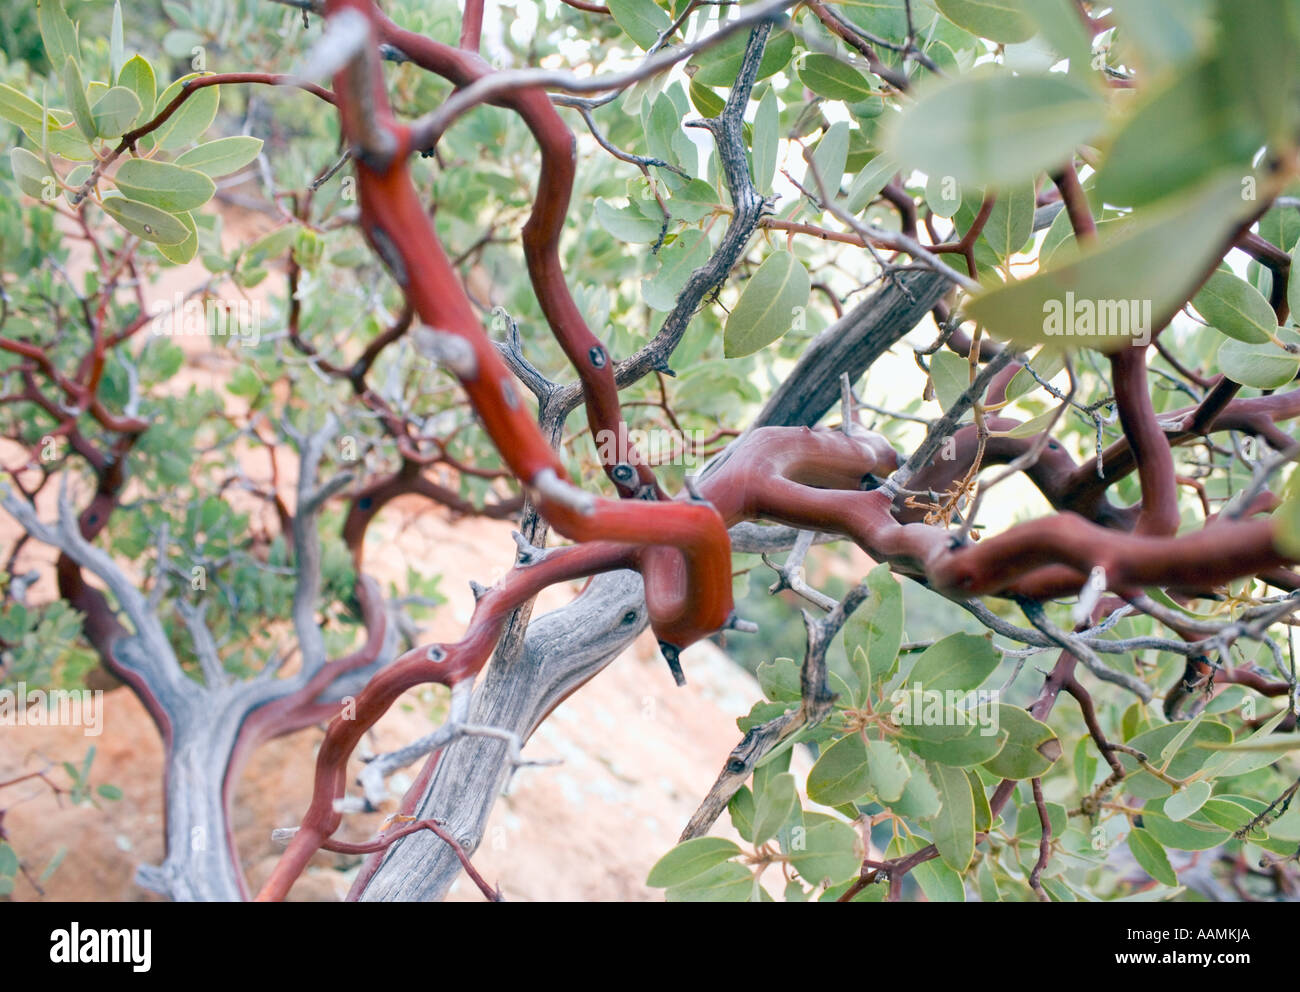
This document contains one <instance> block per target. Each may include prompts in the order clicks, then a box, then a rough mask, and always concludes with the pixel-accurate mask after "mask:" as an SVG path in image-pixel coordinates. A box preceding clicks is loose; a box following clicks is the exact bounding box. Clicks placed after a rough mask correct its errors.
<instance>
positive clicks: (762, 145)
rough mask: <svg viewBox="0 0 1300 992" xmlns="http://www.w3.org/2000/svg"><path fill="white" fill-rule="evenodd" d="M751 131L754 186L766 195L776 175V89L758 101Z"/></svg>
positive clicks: (777, 113) (778, 147)
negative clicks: (752, 135) (752, 130)
mask: <svg viewBox="0 0 1300 992" xmlns="http://www.w3.org/2000/svg"><path fill="white" fill-rule="evenodd" d="M753 133H754V139H753V156H754V159H753V161H754V187H755V188H756V189H757V190H758V192H759V193H760V194H761V195H763V196H768V195H769V194H771V192H772V178H773V177H774V176H775V175H776V157H777V153H778V151H779V149H780V140H781V121H780V108H779V107H778V106H777V102H776V90H775V89H772V88H771V87H769V88H768V91H767V92H766V93H764V94H763V99H761V100H759V101H758V110H757V111H755V113H754V132H753Z"/></svg>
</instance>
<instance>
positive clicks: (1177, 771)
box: [1117, 717, 1232, 799]
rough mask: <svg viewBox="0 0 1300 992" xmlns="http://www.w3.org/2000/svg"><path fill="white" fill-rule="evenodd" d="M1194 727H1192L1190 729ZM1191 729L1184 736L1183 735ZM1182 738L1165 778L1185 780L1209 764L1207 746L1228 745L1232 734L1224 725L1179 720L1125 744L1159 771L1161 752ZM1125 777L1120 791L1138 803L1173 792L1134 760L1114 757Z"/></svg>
mask: <svg viewBox="0 0 1300 992" xmlns="http://www.w3.org/2000/svg"><path fill="white" fill-rule="evenodd" d="M1193 724H1194V725H1193ZM1189 728H1191V730H1190V733H1187V734H1186V735H1185V736H1183V735H1184V732H1185V731H1187V730H1188V729H1189ZM1180 736H1182V738H1183V739H1182V743H1181V744H1180V745H1179V746H1178V752H1177V753H1176V754H1173V755H1171V756H1170V759H1169V762H1168V766H1167V768H1166V769H1165V771H1166V772H1167V774H1169V775H1170V776H1172V777H1173V778H1177V779H1185V778H1187V777H1189V776H1190V775H1192V774H1193V773H1194V772H1196V771H1199V770H1200V768H1201V766H1202V765H1204V764H1205V763H1206V762H1207V761H1209V760H1210V758H1211V756H1212V755H1213V752H1212V751H1211V750H1210V746H1212V745H1215V744H1228V743H1230V742H1231V741H1232V731H1231V730H1230V729H1229V728H1228V727H1227V726H1226V725H1224V724H1222V723H1217V722H1215V721H1213V720H1208V719H1205V718H1204V717H1198V719H1197V720H1196V721H1188V720H1180V721H1178V722H1176V723H1166V724H1161V725H1160V726H1157V727H1153V728H1151V729H1150V730H1146V731H1143V732H1142V733H1140V734H1137V735H1136V736H1134V737H1133V738H1132V739H1130V740H1129V741H1127V744H1128V745H1129V747H1131V748H1134V749H1135V750H1137V751H1141V752H1142V753H1143V754H1145V755H1147V756H1148V757H1149V758H1150V760H1151V762H1152V763H1153V764H1154V765H1156V766H1157V767H1159V766H1160V765H1161V764H1162V763H1163V759H1162V758H1161V757H1160V755H1162V754H1163V753H1164V751H1165V750H1166V749H1167V748H1168V747H1169V746H1170V745H1171V744H1172V743H1173V742H1174V741H1175V739H1176V738H1178V737H1180ZM1117 757H1118V758H1119V761H1120V763H1121V764H1122V765H1123V766H1124V769H1125V771H1127V772H1128V776H1127V777H1126V778H1125V779H1124V784H1123V787H1124V790H1125V791H1126V792H1128V793H1129V794H1130V795H1132V796H1137V797H1138V798H1141V799H1155V798H1158V797H1161V796H1168V795H1169V794H1170V792H1172V791H1173V790H1172V789H1171V788H1170V787H1169V785H1167V784H1166V783H1165V782H1163V781H1161V780H1160V779H1158V778H1155V777H1154V776H1152V775H1150V774H1149V773H1147V772H1145V771H1142V770H1141V769H1140V767H1139V765H1138V763H1137V759H1135V758H1134V757H1132V756H1131V755H1128V754H1120V755H1117Z"/></svg>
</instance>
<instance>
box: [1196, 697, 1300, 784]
mask: <svg viewBox="0 0 1300 992" xmlns="http://www.w3.org/2000/svg"><path fill="white" fill-rule="evenodd" d="M1286 716H1287V711H1286V710H1279V711H1278V712H1277V713H1276V714H1275V715H1274V716H1272V717H1270V718H1269V719H1268V720H1267V721H1265V723H1264V724H1263V725H1262V726H1261V727H1260V728H1259V729H1258V730H1256V731H1255V732H1254V733H1253V734H1251V735H1250V736H1249V737H1247V738H1246V739H1245V740H1242V741H1237V742H1236V743H1234V744H1230V745H1228V748H1227V750H1226V751H1220V752H1219V753H1217V754H1215V755H1214V756H1213V757H1211V758H1210V760H1209V761H1207V762H1206V763H1205V764H1204V765H1203V766H1202V767H1201V771H1202V772H1203V773H1204V774H1205V775H1206V777H1208V778H1231V777H1232V776H1234V775H1245V774H1247V773H1249V772H1253V771H1255V769H1257V768H1263V767H1264V766H1265V765H1270V764H1272V763H1273V762H1274V761H1275V760H1276V759H1275V758H1273V757H1272V754H1271V752H1268V751H1265V752H1262V753H1261V752H1253V753H1252V752H1250V751H1247V750H1246V748H1247V746H1249V745H1254V744H1259V743H1262V742H1263V741H1266V740H1269V735H1270V734H1272V733H1273V731H1274V730H1276V729H1277V727H1278V724H1280V723H1281V722H1282V721H1283V719H1285V718H1286ZM1288 736H1294V735H1288ZM1209 750H1211V751H1214V750H1217V748H1216V747H1215V746H1213V745H1211V746H1210V747H1209Z"/></svg>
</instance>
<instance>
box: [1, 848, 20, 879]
mask: <svg viewBox="0 0 1300 992" xmlns="http://www.w3.org/2000/svg"><path fill="white" fill-rule="evenodd" d="M17 873H18V855H17V853H16V852H15V851H14V849H13V848H12V847H11V846H10V845H9V844H7V843H6V842H5V841H2V840H0V877H10V878H11V877H13V876H14V875H16V874H17Z"/></svg>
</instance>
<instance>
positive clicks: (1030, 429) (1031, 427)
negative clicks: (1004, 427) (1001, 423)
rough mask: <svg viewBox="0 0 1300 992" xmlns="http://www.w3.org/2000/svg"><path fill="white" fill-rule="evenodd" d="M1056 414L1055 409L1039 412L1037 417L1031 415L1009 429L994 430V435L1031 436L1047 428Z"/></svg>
mask: <svg viewBox="0 0 1300 992" xmlns="http://www.w3.org/2000/svg"><path fill="white" fill-rule="evenodd" d="M1055 416H1056V411H1055V410H1048V411H1047V412H1046V413H1040V414H1039V415H1038V416H1037V417H1032V418H1030V419H1029V420H1026V421H1025V422H1024V423H1022V424H1019V425H1017V426H1015V427H1013V428H1011V429H1010V430H1009V431H994V432H993V434H994V436H995V437H1033V436H1034V435H1036V434H1041V433H1043V431H1045V430H1047V428H1048V426H1049V425H1050V424H1051V423H1052V420H1053V418H1054V417H1055Z"/></svg>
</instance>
